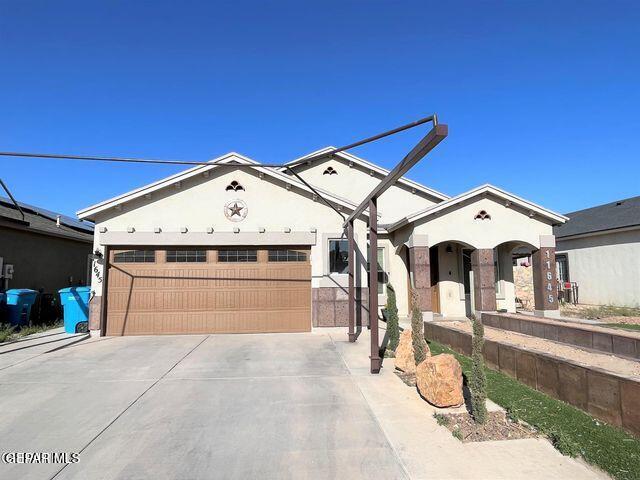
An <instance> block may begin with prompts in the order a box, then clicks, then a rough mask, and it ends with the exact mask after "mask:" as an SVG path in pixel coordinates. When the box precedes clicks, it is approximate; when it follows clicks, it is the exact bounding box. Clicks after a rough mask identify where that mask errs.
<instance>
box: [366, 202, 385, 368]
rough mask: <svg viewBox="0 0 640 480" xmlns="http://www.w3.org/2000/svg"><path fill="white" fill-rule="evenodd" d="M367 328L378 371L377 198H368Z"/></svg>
mask: <svg viewBox="0 0 640 480" xmlns="http://www.w3.org/2000/svg"><path fill="white" fill-rule="evenodd" d="M369 328H370V329H371V356H370V357H369V358H370V359H371V373H380V367H381V365H382V361H381V359H380V343H379V340H378V200H377V198H376V197H373V198H371V200H369Z"/></svg>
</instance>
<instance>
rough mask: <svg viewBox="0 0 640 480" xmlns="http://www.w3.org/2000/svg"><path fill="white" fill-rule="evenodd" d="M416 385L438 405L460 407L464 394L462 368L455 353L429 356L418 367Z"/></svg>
mask: <svg viewBox="0 0 640 480" xmlns="http://www.w3.org/2000/svg"><path fill="white" fill-rule="evenodd" d="M416 386H417V387H418V391H419V392H420V395H422V396H423V397H424V398H425V400H427V401H428V402H429V403H430V404H432V405H435V406H436V407H459V406H460V405H462V404H463V403H464V396H463V395H462V368H461V367H460V364H459V363H458V361H457V360H456V358H455V357H454V356H453V355H450V354H448V353H443V354H440V355H436V356H434V357H428V358H427V359H426V360H425V361H424V362H422V363H421V364H420V365H418V367H417V368H416Z"/></svg>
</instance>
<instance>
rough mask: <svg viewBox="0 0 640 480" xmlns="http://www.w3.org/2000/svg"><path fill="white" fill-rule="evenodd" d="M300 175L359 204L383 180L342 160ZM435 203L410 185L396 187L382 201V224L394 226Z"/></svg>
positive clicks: (380, 205) (302, 170)
mask: <svg viewBox="0 0 640 480" xmlns="http://www.w3.org/2000/svg"><path fill="white" fill-rule="evenodd" d="M329 166H331V167H333V168H334V170H335V171H336V172H337V173H336V174H334V175H323V172H324V171H325V170H326V168H327V167H329ZM298 173H299V174H300V176H301V177H302V178H304V179H305V180H306V181H307V182H309V183H310V184H312V185H314V186H318V187H320V188H323V189H325V190H327V191H329V192H333V193H335V194H336V195H338V196H341V197H344V198H347V199H349V200H351V201H352V202H354V203H356V204H359V203H360V202H361V201H362V200H363V199H364V198H365V197H366V195H367V194H369V193H370V192H371V190H373V188H374V187H375V186H376V185H378V184H379V183H380V181H381V179H382V177H381V176H380V175H378V174H374V175H370V174H369V171H366V170H364V169H362V167H360V166H358V165H353V166H352V167H349V165H348V164H346V163H343V161H341V160H331V159H329V160H325V161H318V162H317V163H314V164H313V166H311V167H308V168H304V169H300V170H299V172H298ZM434 203H436V199H434V198H431V197H429V196H427V195H426V194H424V193H423V192H419V191H416V193H412V192H411V188H409V187H407V186H404V185H394V186H392V187H391V188H390V189H389V190H387V191H386V192H384V193H383V194H382V195H381V196H380V198H379V199H378V212H379V214H380V215H382V218H381V220H380V223H393V222H394V221H396V220H399V219H400V218H402V217H405V216H407V215H409V214H411V213H414V212H417V211H419V210H422V209H424V208H427V207H429V206H431V205H433V204H434Z"/></svg>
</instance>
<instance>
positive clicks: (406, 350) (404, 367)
mask: <svg viewBox="0 0 640 480" xmlns="http://www.w3.org/2000/svg"><path fill="white" fill-rule="evenodd" d="M430 355H431V352H430V351H429V346H428V345H427V357H429V356H430ZM394 362H395V366H396V368H397V369H398V370H401V371H403V372H405V373H416V361H415V358H414V356H413V342H412V339H411V330H409V329H408V328H405V329H404V330H403V331H402V333H401V334H400V342H399V343H398V348H396V358H395V360H394Z"/></svg>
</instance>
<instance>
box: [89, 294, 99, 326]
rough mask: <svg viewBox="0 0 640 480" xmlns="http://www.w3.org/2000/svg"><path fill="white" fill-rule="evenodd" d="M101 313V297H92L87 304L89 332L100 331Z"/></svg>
mask: <svg viewBox="0 0 640 480" xmlns="http://www.w3.org/2000/svg"><path fill="white" fill-rule="evenodd" d="M101 313H102V296H94V297H93V298H92V299H91V301H90V302H89V330H100V326H101V322H100V315H101Z"/></svg>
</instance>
